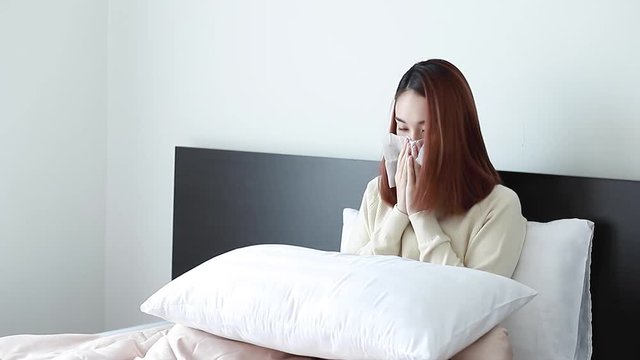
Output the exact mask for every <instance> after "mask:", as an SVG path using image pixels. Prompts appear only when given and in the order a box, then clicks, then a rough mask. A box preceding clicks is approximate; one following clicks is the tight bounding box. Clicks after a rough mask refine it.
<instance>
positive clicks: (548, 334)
mask: <svg viewBox="0 0 640 360" xmlns="http://www.w3.org/2000/svg"><path fill="white" fill-rule="evenodd" d="M357 217H358V210H355V209H350V208H347V209H344V210H343V228H342V244H341V245H340V248H341V249H344V248H345V246H347V247H348V241H349V239H348V236H349V234H350V231H351V228H352V226H353V224H354V223H355V222H356V221H357ZM593 227H594V225H593V222H591V221H589V220H582V219H560V220H556V221H552V222H548V223H540V222H533V221H528V222H527V232H526V236H525V242H524V247H523V249H522V253H521V255H520V261H519V262H518V266H517V267H516V270H515V273H514V274H513V279H514V280H516V281H518V282H520V283H522V284H525V285H527V286H530V287H531V288H533V289H536V290H537V291H538V296H536V298H535V299H534V300H533V301H532V302H531V304H529V305H527V306H525V307H523V308H522V309H520V310H518V311H517V312H516V313H514V314H513V315H512V316H510V317H509V318H507V320H506V321H505V322H504V323H503V325H504V326H505V327H506V328H507V329H508V330H509V338H510V341H511V346H512V347H513V352H514V359H517V360H538V359H554V360H556V359H557V360H564V359H566V360H574V359H576V360H577V359H580V360H584V359H590V358H591V354H592V352H593V345H592V326H591V292H590V290H589V284H590V267H591V242H592V238H593Z"/></svg>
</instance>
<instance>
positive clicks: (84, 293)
mask: <svg viewBox="0 0 640 360" xmlns="http://www.w3.org/2000/svg"><path fill="white" fill-rule="evenodd" d="M106 15H107V5H106V2H102V1H84V0H58V1H55V2H54V1H47V0H40V1H35V0H31V1H25V0H20V1H4V0H3V1H0V163H2V170H1V171H2V173H1V176H0V288H1V290H0V309H2V310H0V336H2V335H7V334H15V333H54V332H91V331H99V330H102V328H103V326H104V226H105V186H106V184H105V183H106V119H107V106H106V105H107V102H106V96H107V83H106V66H107V58H106V56H107V45H106V39H107V18H106Z"/></svg>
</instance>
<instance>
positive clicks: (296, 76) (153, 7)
mask: <svg viewBox="0 0 640 360" xmlns="http://www.w3.org/2000/svg"><path fill="white" fill-rule="evenodd" d="M23 3H24V4H34V3H39V4H48V2H45V1H39V2H38V1H29V2H26V3H25V2H20V4H23ZM17 4H18V2H17V1H0V20H1V21H0V29H2V33H0V39H2V44H1V45H0V46H1V47H0V49H2V51H3V53H2V55H3V57H2V59H0V64H2V68H0V74H2V78H0V94H2V96H1V97H0V101H2V102H7V103H10V105H8V106H4V105H3V106H2V107H0V117H2V118H1V119H0V126H2V134H1V135H0V136H2V138H3V140H5V141H4V143H3V146H5V147H6V150H5V151H4V152H3V154H2V156H4V157H6V158H7V159H8V160H5V161H8V162H9V164H15V165H14V166H13V167H12V166H5V169H6V170H5V171H6V174H7V175H6V176H3V179H2V181H3V182H7V181H8V182H10V183H11V184H18V185H14V187H16V186H17V189H18V190H13V188H11V187H7V186H2V189H1V190H0V194H2V196H3V198H2V200H3V204H2V205H0V209H2V217H1V220H0V221H3V223H6V224H8V227H7V226H3V228H2V229H0V232H1V233H0V234H2V239H0V240H1V241H2V242H1V244H2V246H3V247H4V246H6V244H7V242H6V241H5V238H11V237H7V236H6V235H5V233H6V234H10V235H11V236H13V238H11V239H12V240H11V241H10V242H9V244H14V245H11V246H13V247H12V248H10V253H11V254H12V255H2V254H5V253H7V252H5V251H4V248H3V252H2V254H0V257H10V258H11V259H10V260H11V261H14V262H13V263H10V264H13V265H12V266H14V268H17V269H24V271H26V273H25V274H21V275H20V277H19V278H20V279H23V280H24V282H26V283H28V284H29V285H24V284H20V283H18V282H16V277H15V275H11V276H7V275H0V276H3V278H2V279H3V280H2V281H3V282H2V284H3V286H5V285H6V284H9V287H8V289H10V290H11V289H16V290H20V289H22V288H23V287H25V286H26V287H30V286H31V283H33V282H37V281H40V280H39V279H37V277H36V274H40V272H41V271H43V270H44V269H48V268H47V266H49V265H48V264H49V263H48V262H47V261H50V260H49V259H48V258H47V256H48V255H50V254H49V252H47V253H46V254H43V255H42V256H38V255H37V254H40V253H41V251H42V244H46V245H47V246H49V248H51V247H54V246H55V249H56V251H57V254H59V256H60V257H61V258H62V255H64V254H70V253H74V254H81V253H82V252H83V251H85V252H86V253H88V254H86V255H87V256H88V258H89V259H94V257H97V258H96V259H95V261H89V260H81V259H78V257H77V256H76V257H64V259H73V261H77V262H79V263H73V262H71V264H74V266H71V265H69V263H68V262H67V263H65V266H69V267H73V269H70V270H69V272H68V273H64V272H62V270H56V272H52V273H50V274H48V277H47V279H56V282H54V283H55V284H56V285H57V286H58V287H57V288H56V294H64V296H69V294H72V295H73V294H76V293H77V292H78V288H79V287H82V286H84V285H85V284H88V283H89V282H91V281H89V280H85V279H98V277H99V274H102V271H104V278H103V280H102V282H100V280H99V279H98V280H96V282H91V283H92V285H93V286H94V287H92V288H91V289H95V290H96V292H95V297H93V298H91V299H89V300H91V301H85V302H84V303H85V304H86V307H85V309H87V310H89V309H92V310H93V312H92V316H93V317H91V316H89V317H87V319H86V321H87V322H90V323H92V324H94V325H95V326H96V327H99V326H100V325H101V324H102V321H104V327H105V328H106V329H113V328H118V327H123V326H128V325H134V324H139V323H143V322H152V321H156V320H157V319H154V318H151V317H149V316H146V315H143V314H142V313H141V312H140V311H139V308H138V307H139V305H140V303H141V302H143V301H144V300H145V299H146V298H147V297H148V296H149V295H151V294H152V293H153V292H154V291H155V290H156V289H158V288H159V287H160V286H162V285H163V284H165V283H166V282H167V281H169V279H170V260H171V235H172V206H173V156H174V147H175V146H178V145H180V146H200V147H211V148H223V149H238V150H250V151H262V152H276V153H290V154H303V155H319V156H333V157H347V158H359V159H379V158H380V140H381V136H382V135H383V134H384V133H385V132H386V131H387V130H388V121H389V110H390V107H391V100H392V96H393V92H394V91H395V86H396V85H397V81H398V80H399V79H400V76H401V75H402V74H403V73H404V72H405V71H406V70H407V69H408V68H409V66H411V65H412V64H413V63H414V62H416V61H419V60H423V59H426V58H435V57H439V58H444V59H448V60H450V61H452V62H453V63H454V64H456V65H457V66H458V67H459V68H460V69H461V70H462V72H463V73H464V74H465V75H466V76H467V79H468V80H469V83H470V85H471V87H472V89H473V91H474V95H475V98H476V103H477V106H478V111H479V115H480V121H481V125H482V130H483V133H484V136H485V140H486V144H487V147H488V150H489V153H490V156H491V158H492V160H493V162H494V164H495V165H496V167H498V168H499V169H501V170H514V171H529V172H541V173H552V174H567V175H581V176H595V177H611V178H621V179H632V180H640V157H636V156H635V154H636V153H638V150H640V144H639V143H638V142H637V141H635V139H636V138H637V136H638V134H640V121H638V120H640V108H639V107H638V106H637V105H636V104H638V103H640V92H638V91H637V90H636V84H637V83H638V81H639V80H640V70H639V69H638V68H637V65H636V64H638V63H640V47H639V46H638V45H640V40H639V38H638V36H637V34H639V33H640V24H638V22H637V21H634V20H635V19H634V17H635V14H638V13H639V12H640V4H639V3H637V2H634V1H631V0H615V1H593V0H587V1H577V0H567V1H563V2H556V1H550V0H541V1H537V2H525V1H497V0H487V1H482V2H478V1H472V0H457V1H448V2H436V1H417V0H414V1H407V0H400V1H349V2H344V1H335V0H334V1H295V0H286V1H285V0H274V1H269V2H264V1H257V0H235V1H205V0H184V1H176V0H173V1H169V0H155V1H151V0H147V1H143V0H110V1H102V2H100V1H93V2H86V3H85V2H80V1H64V2H61V1H58V2H56V3H55V5H54V4H50V5H47V6H46V8H45V9H44V10H41V9H39V10H37V11H36V10H30V8H29V6H28V5H17ZM80 4H84V5H80ZM105 4H108V8H107V6H106V5H105ZM72 5H73V6H74V9H71V6H72ZM7 9H8V10H7ZM12 9H19V11H18V10H15V11H14V10H12ZM46 10H50V11H46ZM36 15H37V16H39V18H38V20H37V21H36V20H34V19H33V18H32V17H33V16H36ZM89 15H91V16H94V17H91V16H89ZM5 19H6V21H5ZM104 19H108V25H105V24H104ZM62 20H65V21H62ZM105 31H106V33H105ZM56 34H58V35H56ZM48 36H49V37H51V38H49V37H48ZM73 39H76V40H77V41H76V42H74V41H73ZM81 39H85V40H82V41H89V40H88V39H92V40H94V41H89V42H91V46H88V45H86V46H85V45H84V44H85V43H84V42H82V41H81ZM69 42H71V43H72V44H73V45H68V46H70V49H68V51H65V52H59V53H56V54H57V56H58V57H56V56H51V55H50V54H49V53H50V52H51V51H50V50H49V49H51V48H54V47H56V44H68V43H69ZM20 49H27V50H24V51H27V52H26V53H25V55H24V56H23V57H17V55H15V54H16V52H17V53H20V51H23V50H20ZM5 54H9V56H8V59H9V60H7V58H6V56H5ZM21 59H26V60H28V61H25V60H21ZM84 60H86V61H87V62H84ZM29 61H31V62H35V63H34V65H36V66H35V67H36V68H37V69H33V66H31V65H29V64H30V63H29ZM5 62H7V63H8V65H7V66H5V65H4V64H5ZM54 62H55V65H54ZM105 63H106V64H107V66H106V68H105V65H104V64H105ZM78 64H82V65H83V66H85V67H87V68H90V69H92V70H91V71H89V70H87V71H85V72H78V68H80V69H82V68H83V67H82V66H78ZM10 70H11V71H10ZM16 70H17V71H16ZM9 74H10V75H9ZM5 77H6V78H9V82H6V83H5V82H4V78H5ZM47 77H59V78H61V79H62V78H64V80H65V81H62V80H60V81H54V82H53V84H56V85H60V87H56V88H55V90H56V91H54V90H53V87H51V88H48V89H50V91H48V92H44V93H43V94H39V95H38V96H36V95H34V94H32V93H30V92H29V91H27V90H25V89H26V87H27V86H28V85H29V84H32V83H34V84H37V83H39V82H40V81H42V79H43V78H47ZM25 84H27V85H25ZM23 86H24V89H23V88H22V87H23ZM105 87H106V88H107V89H108V90H107V92H106V94H105V90H104V88H105ZM16 89H23V90H22V91H18V90H16ZM80 90H82V91H80ZM5 94H8V95H5ZM61 100H64V101H61ZM42 103H44V104H50V105H51V106H54V105H55V108H56V109H58V108H60V107H62V109H68V110H69V111H71V110H73V111H74V116H71V117H70V116H62V115H60V114H63V112H59V113H56V112H53V113H55V114H57V115H55V117H53V119H55V120H56V121H54V122H51V121H47V120H48V119H50V118H51V116H52V111H51V110H46V107H42V106H39V104H42ZM91 104H93V105H91ZM105 104H106V105H105ZM105 106H106V110H105ZM23 109H30V110H29V111H35V112H36V113H33V114H30V115H29V116H28V117H26V118H25V119H24V120H21V121H20V122H11V121H7V120H5V119H20V117H18V116H17V115H15V114H14V113H17V112H18V111H19V110H20V111H26V110H23ZM79 109H81V110H79ZM78 111H81V114H82V116H80V115H78V117H75V116H76V115H77V114H79V113H76V112H78ZM105 114H106V115H105ZM105 116H106V123H105ZM73 119H75V120H73ZM79 119H82V121H84V122H82V124H83V126H84V127H85V128H83V129H84V130H82V131H80V130H79V127H78V126H76V122H79V121H80V120H79ZM16 124H19V125H16ZM4 127H9V129H8V130H6V131H5V130H4ZM13 127H18V128H19V129H20V131H21V132H17V131H15V130H13ZM105 127H106V132H105V131H104V129H105ZM11 131H13V132H11ZM52 134H53V135H57V137H56V136H53V135H52ZM52 143H54V144H55V145H56V146H55V147H54V150H52V149H51V148H52V146H51V144H52ZM105 143H106V149H105ZM12 144H14V145H12ZM20 146H23V148H25V149H26V148H28V149H29V151H18V150H19V149H20ZM105 152H106V154H105ZM69 153H73V154H75V157H70V156H66V155H67V154H69ZM34 154H36V155H34ZM100 156H102V158H100ZM90 159H91V161H89V160H90ZM59 161H64V162H65V163H64V164H65V166H60V165H56V162H59ZM24 164H28V165H29V166H30V169H36V170H37V171H42V169H49V171H47V172H46V174H44V175H46V176H44V175H43V173H37V174H39V178H38V181H39V183H38V184H36V185H38V186H35V188H37V192H38V194H39V196H37V197H36V198H34V197H35V196H36V195H34V194H33V193H32V192H33V191H34V190H33V189H34V185H33V182H32V183H29V182H28V181H25V180H31V181H32V177H30V175H29V174H31V173H29V172H26V171H25V172H19V171H15V170H11V169H13V168H14V167H15V168H20V167H21V166H26V165H24ZM69 169H74V170H78V171H77V174H80V177H78V176H77V175H76V176H72V175H71V172H70V171H69ZM87 169H89V170H87ZM36 170H31V171H32V172H34V171H36ZM71 180H73V181H84V183H83V184H84V186H85V187H82V186H80V187H79V186H73V187H71V185H69V181H71ZM105 182H106V192H101V191H103V186H104V185H105ZM3 184H4V183H3ZM61 186H62V187H63V188H64V189H67V191H66V193H65V192H64V191H61V190H60V187H61ZM65 186H66V187H65ZM85 190H86V191H85ZM60 194H63V195H60ZM9 196H11V198H9V201H8V202H5V200H4V199H5V198H8V197H9ZM101 196H102V197H101ZM239 196H241V194H239ZM43 198H44V199H46V201H45V202H44V203H45V206H47V208H46V210H44V211H41V212H37V213H33V212H31V211H32V209H33V204H34V203H38V201H39V202H42V199H43ZM69 199H76V200H78V201H79V200H80V199H82V200H83V201H84V203H83V204H79V203H77V204H76V203H74V204H69V203H68V201H70V200H69ZM5 204H6V205H5ZM105 204H106V211H105V210H102V208H101V206H103V205H105ZM76 205H82V206H80V207H78V206H76ZM16 209H17V210H16ZM80 209H82V210H80ZM52 212H53V213H55V214H54V215H55V216H52V215H51V213H52ZM5 213H6V214H8V215H5ZM101 216H103V217H101ZM59 217H64V221H62V220H60V219H59ZM89 220H92V221H94V222H93V223H91V222H90V221H89ZM34 223H35V224H44V225H42V226H39V227H38V226H33V224H34ZM79 223H81V224H90V225H91V226H90V227H87V228H86V229H85V230H86V232H87V233H86V234H77V233H73V232H75V231H78V230H77V229H78V228H77V226H76V225H77V224H79ZM25 224H27V225H25ZM43 226H44V227H45V228H46V226H49V228H46V231H45V230H44V229H43ZM70 232H72V236H66V235H65V234H69V233H70ZM52 234H53V235H52ZM101 236H102V237H105V239H106V241H105V242H104V243H101V242H100V241H101V240H100V239H101ZM84 238H91V241H88V242H87V241H83V242H81V241H80V239H84ZM80 242H81V244H79V243H80ZM15 244H19V245H15ZM88 244H91V245H88ZM101 246H104V253H100V247H101ZM83 247H86V248H83ZM83 249H84V250H83ZM15 254H20V255H18V256H16V255H15ZM45 255H46V256H45ZM19 256H25V257H29V258H30V261H29V262H25V263H24V266H22V265H21V266H19V265H20V260H17V258H18V257H19ZM100 256H104V257H103V258H100ZM0 260H2V259H0ZM101 261H103V262H101ZM100 264H103V265H104V267H103V268H102V267H101V266H102V265H100ZM3 265H4V264H3ZM3 265H0V266H3ZM5 269H8V268H6V266H5V268H3V271H6V270H5ZM12 269H13V268H12ZM91 274H93V275H95V276H93V275H91ZM74 276H75V279H77V281H76V282H73V281H67V282H64V281H62V280H60V279H61V278H62V277H67V278H74ZM79 285H80V286H79ZM98 285H99V286H98ZM36 287H37V286H35V285H34V288H36ZM103 287H104V288H103ZM5 288H6V287H5ZM5 288H3V289H5ZM100 289H104V297H103V296H102V294H103V293H102V290H100ZM40 291H41V292H43V291H44V290H40ZM21 294H22V295H13V296H16V299H17V298H23V299H26V298H28V295H27V294H26V293H21ZM51 296H52V298H51V299H50V302H49V304H55V303H56V301H57V299H56V295H51ZM60 296H63V295H60ZM83 299H85V300H86V299H87V298H83ZM102 299H104V307H100V305H99V304H100V302H101V301H102ZM5 301H6V300H5ZM40 301H44V300H40ZM15 303H17V300H16V302H15ZM66 309H67V308H62V309H61V310H66ZM63 312H64V311H61V312H60V313H61V315H60V318H65V317H66V318H68V325H69V326H75V327H76V328H77V329H82V327H81V326H77V325H74V324H73V321H74V317H73V315H74V314H73V313H66V314H62V313H63ZM27 313H28V311H27V310H25V311H24V312H23V313H22V314H17V315H16V318H17V316H26V314H27ZM96 316H100V317H101V318H100V319H96V318H95V317H96ZM102 316H104V318H102ZM36 317H39V318H40V320H39V321H40V322H42V321H46V320H42V318H46V317H44V316H40V315H38V316H36ZM57 320H60V319H57ZM94 320H95V321H94ZM60 321H61V320H60ZM60 321H58V322H57V324H63V322H60ZM34 324H35V323H34ZM52 324H55V322H52ZM34 326H35V325H34ZM65 326H66V325H65Z"/></svg>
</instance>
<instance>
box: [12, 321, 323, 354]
mask: <svg viewBox="0 0 640 360" xmlns="http://www.w3.org/2000/svg"><path fill="white" fill-rule="evenodd" d="M0 359H2V360H17V359H20V360H44V359H55V360H107V359H109V360H114V359H118V360H138V359H144V360H156V359H157V360H160V359H162V360H174V359H175V360H178V359H194V360H198V359H218V360H241V359H242V360H245V359H265V360H303V359H306V360H309V359H310V358H307V357H300V356H295V355H291V354H286V353H283V352H280V351H276V350H271V349H266V348H263V347H259V346H255V345H250V344H246V343H242V342H238V341H233V340H228V339H224V338H221V337H218V336H215V335H211V334H209V333H206V332H203V331H200V330H195V329H191V328H188V327H185V326H181V325H173V324H167V325H162V326H156V327H153V328H149V329H145V330H139V331H132V332H126V333H122V334H114V335H109V336H102V335H83V334H60V335H14V336H6V337H2V338H0Z"/></svg>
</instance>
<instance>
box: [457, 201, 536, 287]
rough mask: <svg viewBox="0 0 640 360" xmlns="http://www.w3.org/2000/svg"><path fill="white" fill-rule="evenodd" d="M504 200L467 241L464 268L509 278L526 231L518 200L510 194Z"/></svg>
mask: <svg viewBox="0 0 640 360" xmlns="http://www.w3.org/2000/svg"><path fill="white" fill-rule="evenodd" d="M510 195H511V196H510V197H509V198H508V201H506V202H503V203H501V205H500V206H496V207H495V208H493V209H491V211H489V213H488V215H487V218H486V219H485V222H484V225H483V226H482V228H481V229H480V231H478V232H477V233H476V234H475V236H473V237H472V238H471V239H470V240H469V246H468V247H467V254H466V259H465V263H466V265H467V266H468V267H471V268H475V269H480V270H485V271H488V272H492V273H494V274H498V275H502V276H506V277H511V276H513V272H514V270H515V269H516V265H517V264H518V260H519V259H520V253H521V251H522V246H523V245H524V239H525V234H526V231H527V220H526V219H525V218H524V217H523V216H522V210H521V207H520V200H519V199H518V196H517V195H516V193H515V192H512V191H510Z"/></svg>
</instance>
